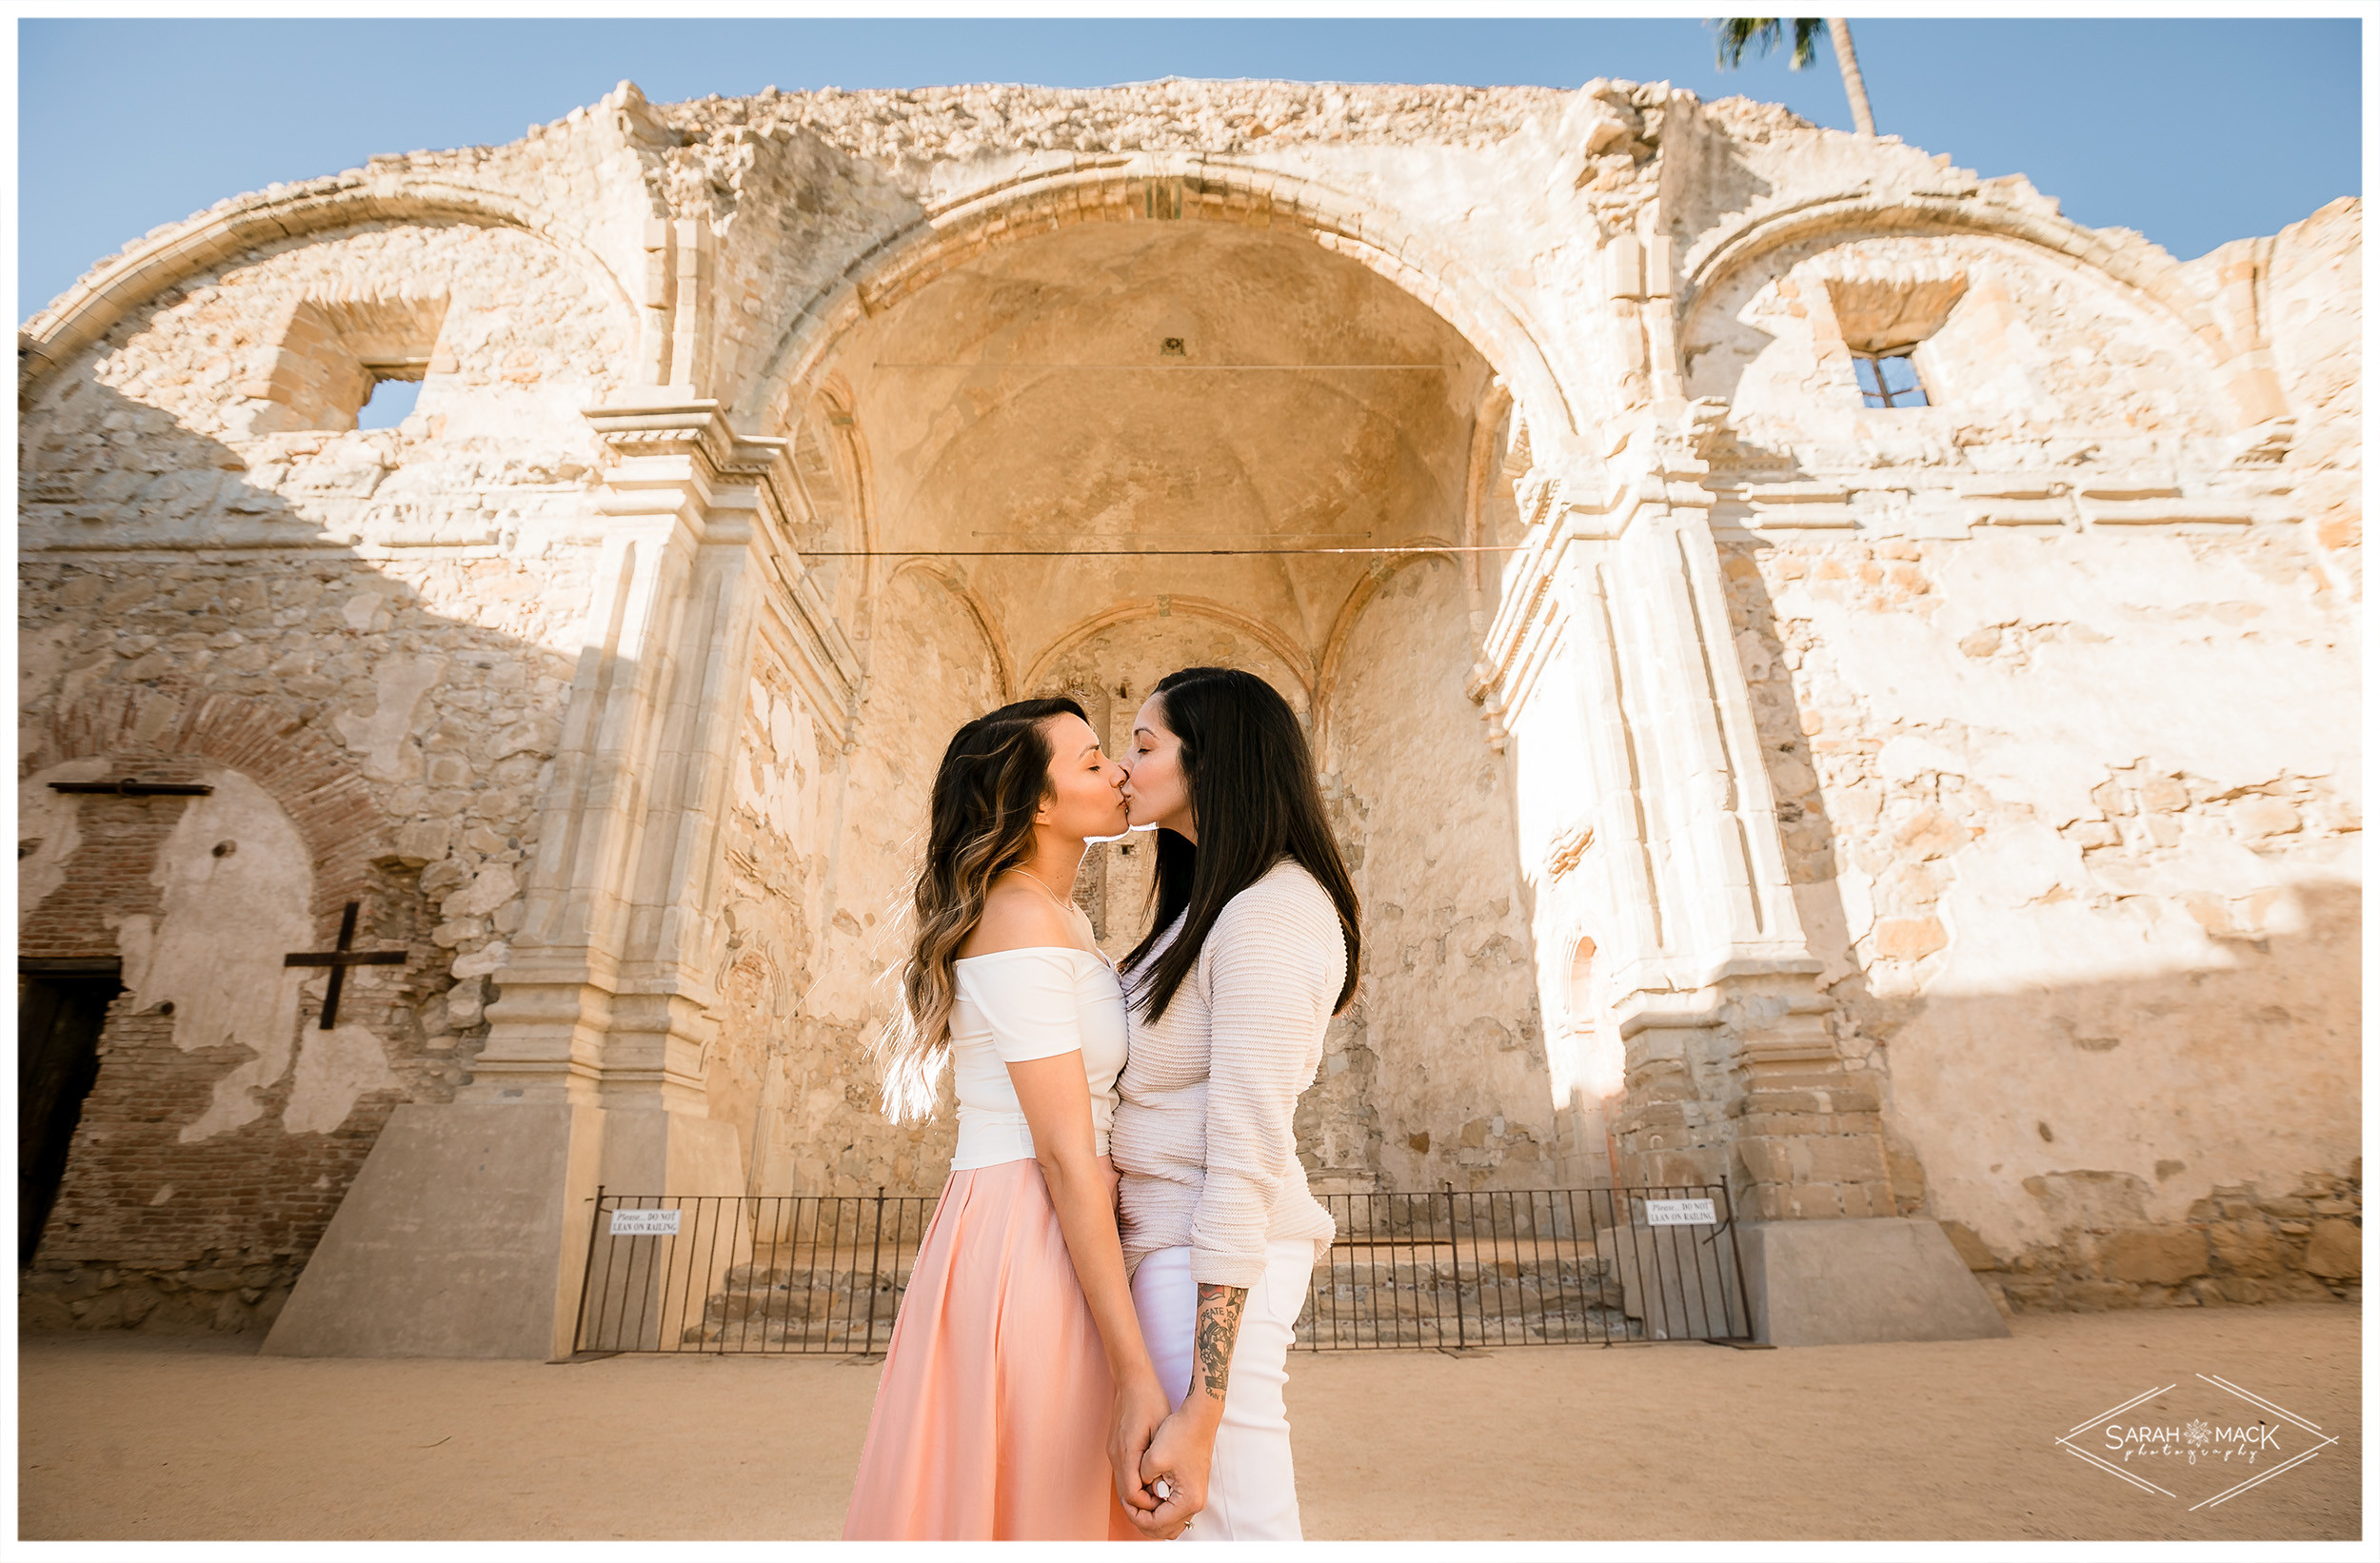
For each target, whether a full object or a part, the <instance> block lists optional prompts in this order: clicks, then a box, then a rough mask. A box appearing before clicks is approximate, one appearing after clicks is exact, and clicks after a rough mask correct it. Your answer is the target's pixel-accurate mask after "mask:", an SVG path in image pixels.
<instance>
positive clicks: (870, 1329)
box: [860, 1183, 884, 1356]
mask: <svg viewBox="0 0 2380 1563" xmlns="http://www.w3.org/2000/svg"><path fill="white" fill-rule="evenodd" d="M868 1245H869V1246H868V1254H867V1347H866V1349H865V1350H864V1351H863V1352H862V1353H861V1354H860V1355H863V1356H873V1355H876V1272H877V1268H878V1267H879V1266H880V1265H882V1264H883V1259H884V1185H883V1184H882V1183H879V1184H877V1185H876V1230H875V1232H874V1233H873V1234H872V1235H871V1236H870V1237H869V1239H868Z"/></svg>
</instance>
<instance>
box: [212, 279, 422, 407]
mask: <svg viewBox="0 0 2380 1563" xmlns="http://www.w3.org/2000/svg"><path fill="white" fill-rule="evenodd" d="M445 324H446V299H445V297H443V296H436V297H402V296H401V297H396V298H336V299H323V298H309V299H303V300H301V301H299V302H298V303H297V304H296V305H295V306H293V307H291V309H290V311H289V314H288V319H287V320H286V322H285V323H284V324H283V326H282V328H281V330H280V332H279V334H278V336H277V337H276V339H275V341H274V343H273V346H272V352H271V357H270V359H269V361H268V368H267V369H266V372H265V373H264V375H263V376H262V377H261V378H255V379H250V380H248V381H247V382H245V383H243V384H242V386H240V393H241V395H242V396H244V397H246V398H247V399H248V412H249V414H250V416H249V418H248V432H249V433H251V434H286V433H295V432H299V431H303V430H317V429H319V430H327V431H328V432H330V433H334V434H344V433H346V432H347V431H348V430H350V429H354V428H358V427H373V428H391V427H394V426H395V425H397V423H399V422H400V421H402V420H403V419H404V417H405V416H406V415H407V413H409V412H410V411H411V410H412V405H411V400H410V398H409V397H408V396H407V394H406V392H405V391H404V390H403V389H402V388H400V389H397V390H395V391H392V392H390V393H387V394H386V395H383V394H382V393H381V391H380V387H382V386H399V387H402V386H407V385H419V384H420V383H422V382H425V381H426V380H427V378H428V377H429V375H430V374H431V373H432V372H433V371H434V370H438V369H441V368H443V367H444V366H443V365H442V364H441V363H440V361H439V357H438V336H439V331H440V328H441V327H442V326H444V325H445ZM413 394H414V395H418V394H419V392H418V391H415V392H414V393H413ZM367 407H369V408H370V409H371V412H372V416H371V417H370V418H369V419H368V420H367V419H365V417H364V414H365V411H366V409H367Z"/></svg>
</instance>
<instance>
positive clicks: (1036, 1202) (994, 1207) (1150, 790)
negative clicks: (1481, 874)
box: [843, 667, 1360, 1541]
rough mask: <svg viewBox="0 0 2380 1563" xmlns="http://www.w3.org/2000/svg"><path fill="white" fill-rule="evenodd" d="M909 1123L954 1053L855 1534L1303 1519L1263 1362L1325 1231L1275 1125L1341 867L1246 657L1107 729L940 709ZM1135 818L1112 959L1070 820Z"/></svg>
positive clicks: (1347, 974)
mask: <svg viewBox="0 0 2380 1563" xmlns="http://www.w3.org/2000/svg"><path fill="white" fill-rule="evenodd" d="M932 816H933V817H932V820H931V821H930V824H929V827H928V832H927V840H926V849H925V860H924V861H923V863H922V865H921V866H920V868H919V871H918V876H917V883H916V890H915V898H914V900H915V907H914V910H915V935H916V941H915V944H914V945H913V946H912V948H911V950H910V952H909V955H908V959H907V960H906V963H905V964H904V965H903V967H902V973H901V1004H900V1009H899V1013H898V1014H897V1015H896V1016H895V1017H894V1019H893V1021H892V1023H891V1024H890V1026H889V1027H888V1028H887V1029H886V1031H885V1033H884V1036H883V1040H882V1041H881V1043H880V1044H879V1048H878V1051H879V1054H880V1062H881V1063H882V1065H883V1071H884V1100H885V1104H886V1108H887V1110H888V1112H890V1113H891V1114H892V1116H893V1117H894V1118H896V1120H897V1119H899V1118H902V1117H907V1116H913V1115H914V1116H923V1115H924V1114H925V1113H926V1112H928V1111H930V1109H931V1106H932V1102H933V1096H934V1084H935V1081H936V1079H937V1078H938V1077H939V1075H940V1073H941V1071H942V1065H943V1064H944V1063H945V1062H947V1063H949V1065H950V1066H951V1069H952V1072H953V1075H954V1077H955V1083H956V1086H957V1094H958V1099H959V1138H958V1149H957V1154H956V1155H954V1156H953V1157H952V1158H951V1164H950V1180H949V1182H948V1183H946V1184H945V1185H944V1186H943V1188H942V1200H941V1203H940V1204H939V1205H938V1206H937V1207H936V1209H935V1212H934V1219H933V1222H932V1224H931V1225H930V1226H929V1227H928V1228H927V1230H926V1234H925V1238H924V1242H923V1245H922V1247H921V1248H920V1250H919V1252H918V1256H917V1261H916V1264H915V1266H914V1267H913V1269H912V1271H911V1274H910V1280H909V1287H908V1291H907V1294H906V1296H904V1297H903V1298H902V1304H901V1312H900V1315H899V1316H898V1317H897V1319H896V1320H895V1322H894V1325H893V1333H892V1338H891V1342H890V1344H889V1345H888V1347H887V1348H886V1351H885V1357H884V1368H883V1380H882V1382H881V1383H880V1384H879V1386H878V1388H877V1393H876V1405H875V1409H874V1411H873V1413H872V1414H871V1415H870V1416H869V1418H868V1431H867V1442H866V1444H865V1446H864V1448H863V1452H862V1454H861V1456H860V1474H859V1480H858V1483H857V1486H856V1488H855V1490H854V1492H853V1494H852V1497H851V1508H850V1511H849V1514H848V1517H847V1518H846V1519H845V1521H844V1525H843V1536H844V1538H845V1539H846V1540H1090V1541H1097V1540H1131V1539H1135V1538H1147V1539H1150V1540H1169V1539H1172V1538H1175V1537H1178V1536H1185V1535H1186V1536H1187V1537H1188V1538H1189V1539H1195V1540H1214V1541H1230V1540H1259V1539H1261V1540H1299V1539H1302V1533H1301V1532H1300V1529H1299V1520H1298V1492H1297V1484H1296V1480H1295V1477H1294V1473H1293V1469H1292V1465H1291V1460H1290V1450H1289V1418H1288V1413H1287V1410H1286V1408H1285V1406H1284V1404H1283V1401H1282V1396H1281V1391H1282V1388H1283V1386H1284V1385H1285V1384H1286V1382H1287V1379H1288V1373H1287V1360H1288V1353H1289V1347H1290V1343H1291V1335H1292V1330H1293V1326H1294V1325H1295V1323H1296V1321H1297V1317H1298V1315H1299V1311H1300V1309H1301V1308H1302V1307H1303V1305H1304V1302H1305V1297H1306V1289H1307V1285H1308V1282H1309V1279H1310V1278H1311V1276H1312V1274H1313V1270H1314V1266H1315V1264H1316V1263H1317V1262H1318V1261H1319V1259H1320V1258H1321V1256H1323V1255H1324V1254H1325V1253H1327V1252H1328V1250H1329V1248H1330V1243H1331V1238H1332V1236H1333V1230H1332V1223H1331V1218H1330V1216H1329V1214H1328V1213H1327V1212H1326V1211H1324V1210H1323V1208H1322V1207H1321V1205H1320V1204H1319V1203H1318V1202H1317V1201H1316V1200H1315V1198H1314V1197H1313V1196H1312V1194H1310V1193H1309V1192H1308V1191H1307V1188H1306V1180H1305V1171H1304V1168H1303V1167H1302V1166H1301V1165H1300V1163H1299V1160H1298V1147H1297V1138H1296V1135H1295V1133H1294V1132H1293V1130H1292V1127H1291V1120H1292V1118H1293V1116H1294V1114H1295V1112H1296V1110H1297V1104H1298V1098H1299V1095H1300V1094H1302V1093H1303V1092H1304V1090H1305V1089H1306V1087H1307V1086H1308V1085H1310V1084H1312V1083H1313V1081H1314V1077H1315V1072H1316V1070H1317V1069H1318V1068H1319V1066H1320V1063H1321V1060H1322V1034H1323V1031H1324V1029H1325V1028H1326V1027H1327V1026H1328V1025H1329V1023H1330V1020H1331V1017H1332V1016H1334V1015H1336V1014H1338V1013H1339V1011H1341V1010H1343V1009H1344V1008H1346V1006H1347V1002H1348V1000H1349V999H1350V998H1351V997H1352V996H1353V994H1354V992H1355V986H1356V977H1357V973H1358V956H1359V948H1360V936H1359V913H1358V907H1357V904H1356V894H1355V886H1354V883H1353V881H1352V880H1350V879H1349V877H1348V874H1347V866H1346V863H1345V861H1344V860H1343V858H1342V857H1341V855H1340V853H1339V843H1338V841H1336V840H1335V839H1334V838H1333V836H1332V834H1331V830H1330V825H1329V821H1327V819H1326V818H1325V816H1324V813H1323V807H1322V795H1321V788H1320V786H1319V783H1318V782H1317V779H1316V775H1315V766H1314V756H1313V753H1312V751H1311V749H1310V748H1309V747H1308V745H1307V742H1306V738H1305V734H1304V732H1303V731H1302V730H1301V729H1300V728H1299V724H1298V719H1297V717H1296V715H1295V713H1293V712H1292V711H1291V710H1290V708H1289V704H1288V702H1286V701H1284V700H1282V699H1281V697H1280V696H1279V694H1278V693H1276V692H1275V691H1274V689H1273V688H1272V686H1271V685H1270V684H1268V683H1265V682H1264V681H1263V680H1262V679H1259V678H1258V677H1257V676H1255V675H1254V674H1251V673H1246V672H1242V671H1240V670H1238V669H1233V668H1221V667H1189V668H1183V669H1182V670H1181V671H1180V672H1177V673H1173V674H1169V675H1168V676H1167V677H1166V678H1164V679H1163V680H1161V681H1160V683H1158V685H1157V687H1156V689H1155V690H1154V691H1153V692H1152V693H1151V694H1150V696H1149V698H1148V701H1147V702H1146V703H1144V704H1143V705H1142V706H1141V707H1140V711H1139V713H1138V714H1137V715H1136V716H1135V718H1134V719H1133V727H1132V739H1131V746H1130V751H1129V753H1127V754H1125V755H1122V756H1120V757H1116V758H1112V759H1111V758H1110V757H1109V756H1107V755H1106V754H1104V753H1103V752H1102V751H1101V745H1100V739H1099V734H1098V733H1097V732H1096V731H1095V730H1094V729H1093V728H1092V726H1091V724H1090V722H1089V721H1088V720H1086V719H1085V717H1084V716H1083V713H1082V708H1081V705H1079V704H1077V703H1076V702H1073V701H1071V700H1063V699H1047V700H1030V701H1020V702H1016V703H1014V704H1010V705H1003V706H1002V707H1001V708H1000V709H999V710H997V711H993V712H990V713H988V714H987V715H984V716H981V717H978V718H976V719H975V720H974V721H973V722H968V723H967V724H966V725H965V726H963V727H962V728H960V729H959V732H958V734H957V736H955V737H954V738H952V739H951V741H950V744H949V746H948V747H947V748H946V749H945V750H944V751H943V753H942V766H941V769H940V770H939V771H938V772H937V773H936V775H935V778H934V792H933V801H932ZM1148 826H1154V827H1155V830H1156V838H1157V877H1156V883H1155V886H1154V894H1153V896H1152V902H1153V906H1152V913H1151V919H1150V924H1149V928H1148V930H1147V933H1146V935H1145V936H1144V937H1143V938H1142V939H1141V940H1140V943H1139V944H1138V945H1136V946H1135V947H1134V948H1133V950H1132V951H1131V952H1130V953H1129V954H1127V955H1126V956H1125V957H1124V958H1123V960H1122V961H1121V963H1120V964H1111V963H1110V962H1109V961H1108V960H1107V959H1106V958H1105V957H1104V956H1103V955H1101V953H1100V951H1099V949H1098V947H1097V945H1096V944H1095V943H1094V941H1093V938H1092V932H1091V926H1090V922H1089V920H1087V919H1086V918H1084V916H1083V915H1082V913H1081V911H1080V910H1079V909H1078V908H1077V907H1076V906H1075V905H1074V903H1073V900H1072V897H1071V892H1072V889H1073V886H1074V881H1075V874H1076V871H1077V869H1078V868H1079V867H1080V866H1081V861H1082V854H1083V851H1084V848H1085V845H1086V843H1087V842H1089V841H1093V840H1096V839H1102V838H1108V837H1113V836H1117V835H1120V834H1121V833H1122V832H1123V831H1124V830H1125V829H1127V828H1129V827H1148Z"/></svg>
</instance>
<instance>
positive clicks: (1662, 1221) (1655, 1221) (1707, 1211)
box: [1644, 1199, 1719, 1227]
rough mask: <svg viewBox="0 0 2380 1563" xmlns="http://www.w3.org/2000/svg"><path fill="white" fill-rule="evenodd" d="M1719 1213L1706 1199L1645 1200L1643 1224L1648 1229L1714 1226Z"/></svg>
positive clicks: (1716, 1223)
mask: <svg viewBox="0 0 2380 1563" xmlns="http://www.w3.org/2000/svg"><path fill="white" fill-rule="evenodd" d="M1718 1221H1719V1213H1718V1212H1717V1210H1716V1209H1715V1208H1713V1205H1712V1202H1711V1201H1710V1200H1708V1199H1647V1200H1646V1201H1645V1202H1644V1224H1645V1225H1646V1226H1649V1227H1708V1226H1716V1225H1718Z"/></svg>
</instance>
